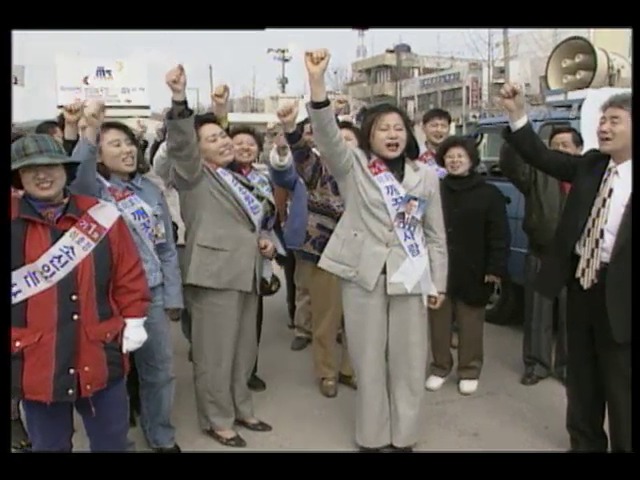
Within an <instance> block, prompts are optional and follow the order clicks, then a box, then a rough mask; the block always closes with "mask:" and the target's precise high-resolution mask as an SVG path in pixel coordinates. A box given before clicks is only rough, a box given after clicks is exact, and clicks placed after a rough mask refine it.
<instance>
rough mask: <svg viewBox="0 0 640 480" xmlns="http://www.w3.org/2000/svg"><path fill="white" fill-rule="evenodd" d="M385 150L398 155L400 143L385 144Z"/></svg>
mask: <svg viewBox="0 0 640 480" xmlns="http://www.w3.org/2000/svg"><path fill="white" fill-rule="evenodd" d="M384 146H385V148H386V149H387V150H389V151H390V152H393V153H398V152H399V151H400V143H399V142H387V143H385V144H384Z"/></svg>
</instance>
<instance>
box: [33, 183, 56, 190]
mask: <svg viewBox="0 0 640 480" xmlns="http://www.w3.org/2000/svg"><path fill="white" fill-rule="evenodd" d="M36 185H37V187H38V188H39V189H40V190H49V189H50V188H51V187H53V182H49V181H47V182H38V183H37V184H36Z"/></svg>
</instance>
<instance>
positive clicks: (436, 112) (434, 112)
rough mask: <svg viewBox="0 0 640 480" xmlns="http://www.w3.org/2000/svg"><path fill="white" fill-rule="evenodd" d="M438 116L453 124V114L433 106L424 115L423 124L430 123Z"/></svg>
mask: <svg viewBox="0 0 640 480" xmlns="http://www.w3.org/2000/svg"><path fill="white" fill-rule="evenodd" d="M436 118H438V119H441V120H446V122H447V123H448V124H449V125H451V114H450V113H449V112H447V111H446V110H443V109H441V108H432V109H431V110H429V111H428V112H427V113H425V114H424V115H423V116H422V124H423V125H424V124H425V123H429V122H430V121H431V120H435V119H436Z"/></svg>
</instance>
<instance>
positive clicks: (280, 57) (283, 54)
mask: <svg viewBox="0 0 640 480" xmlns="http://www.w3.org/2000/svg"><path fill="white" fill-rule="evenodd" d="M267 53H275V56H274V59H275V60H276V61H277V62H280V64H281V72H280V73H281V75H280V78H278V84H279V85H280V93H282V94H283V95H284V94H285V93H287V84H288V83H289V79H288V78H287V75H286V73H287V72H286V69H287V63H289V62H290V61H291V58H292V57H291V55H290V54H289V49H288V48H269V49H267Z"/></svg>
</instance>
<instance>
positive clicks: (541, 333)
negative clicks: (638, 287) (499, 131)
mask: <svg viewBox="0 0 640 480" xmlns="http://www.w3.org/2000/svg"><path fill="white" fill-rule="evenodd" d="M583 145H584V142H583V140H582V135H580V133H579V132H578V131H577V130H575V129H574V128H572V127H557V128H554V129H553V131H552V132H551V135H550V136H549V147H550V148H551V149H552V150H560V151H563V152H566V153H571V154H573V155H577V154H579V153H580V152H581V151H582V148H583ZM500 170H501V171H502V174H503V175H504V176H505V177H507V178H508V179H509V180H511V182H512V183H513V184H514V185H515V186H516V188H517V189H518V190H519V191H520V192H521V193H522V194H523V195H524V199H525V206H524V222H523V225H522V228H523V229H524V231H525V233H526V234H527V237H528V239H529V251H528V252H527V257H526V259H525V267H524V268H525V282H524V308H525V311H524V325H523V333H524V335H523V341H522V347H523V348H522V354H523V355H522V356H523V360H524V366H525V371H524V375H523V376H522V379H521V381H520V382H521V383H522V384H523V385H535V384H537V383H538V382H539V381H540V380H542V379H543V378H546V377H548V376H549V375H555V376H556V377H557V378H558V379H559V380H561V381H562V382H563V383H564V382H565V378H566V374H565V370H566V368H565V367H566V313H567V296H566V289H563V290H562V292H561V293H560V295H559V296H558V297H557V298H555V299H550V298H547V297H546V296H544V295H541V294H540V293H539V292H537V291H535V289H534V284H535V280H536V276H537V273H538V271H539V270H540V262H541V258H542V257H543V256H544V253H545V252H546V251H547V250H548V248H549V246H550V245H551V244H552V242H553V238H554V235H555V231H556V227H557V226H558V222H559V221H560V216H561V214H562V209H563V208H564V204H565V201H566V198H567V194H568V193H569V190H570V189H571V184H569V183H565V182H560V181H558V180H556V179H555V178H553V177H550V176H549V175H547V174H546V173H543V172H541V171H540V170H537V169H535V168H532V167H531V166H530V165H527V164H526V163H525V162H524V161H523V160H522V158H521V157H520V156H519V155H517V154H516V153H515V151H514V150H513V148H511V147H510V146H509V144H508V143H505V144H503V146H502V149H501V151H500ZM554 319H555V320H557V325H558V327H557V336H556V338H555V339H554V328H553V324H554ZM554 347H555V348H554ZM554 353H555V354H554Z"/></svg>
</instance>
